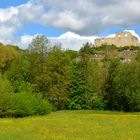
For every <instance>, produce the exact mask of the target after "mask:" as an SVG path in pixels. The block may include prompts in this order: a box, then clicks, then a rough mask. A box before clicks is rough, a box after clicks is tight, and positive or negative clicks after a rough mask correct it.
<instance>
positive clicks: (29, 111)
mask: <svg viewBox="0 0 140 140" xmlns="http://www.w3.org/2000/svg"><path fill="white" fill-rule="evenodd" d="M126 52H129V53H128V54H131V53H132V56H133V57H130V58H132V59H130V61H122V60H124V59H126V58H127V55H125V56H124V55H123V53H124V54H125V53H126ZM122 56H124V58H122ZM100 58H101V59H100ZM124 62H125V63H124ZM62 109H76V110H79V109H95V110H96V109H97V110H120V111H140V49H139V47H132V46H131V47H123V48H119V49H116V47H115V46H101V47H99V48H94V47H93V46H92V45H91V44H89V43H86V44H84V45H83V47H82V48H81V49H80V50H79V51H78V52H77V51H72V50H63V49H61V46H59V45H55V46H52V44H51V43H50V42H49V40H48V39H47V38H46V37H45V36H42V35H39V36H37V37H36V38H34V39H33V41H32V43H31V44H30V45H29V47H28V49H27V50H21V49H19V48H18V47H16V46H12V45H7V46H5V45H3V44H1V45H0V116H1V117H5V116H7V117H9V116H14V117H23V116H28V115H36V114H38V115H43V114H47V113H49V112H50V111H51V110H62Z"/></svg>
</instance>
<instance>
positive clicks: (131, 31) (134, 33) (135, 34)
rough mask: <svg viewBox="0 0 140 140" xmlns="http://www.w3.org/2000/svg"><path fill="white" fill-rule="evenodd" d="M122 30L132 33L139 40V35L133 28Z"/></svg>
mask: <svg viewBox="0 0 140 140" xmlns="http://www.w3.org/2000/svg"><path fill="white" fill-rule="evenodd" d="M124 32H130V33H132V35H134V36H136V37H137V38H138V39H139V41H140V36H139V35H138V34H137V33H136V32H135V30H124Z"/></svg>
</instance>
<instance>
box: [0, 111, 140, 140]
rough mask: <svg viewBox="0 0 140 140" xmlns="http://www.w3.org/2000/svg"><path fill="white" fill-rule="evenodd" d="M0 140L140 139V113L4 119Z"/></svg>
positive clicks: (69, 113)
mask: <svg viewBox="0 0 140 140" xmlns="http://www.w3.org/2000/svg"><path fill="white" fill-rule="evenodd" d="M0 140H140V113H123V112H111V111H90V110H88V111H87V110H80V111H57V112H52V113H51V114H49V115H46V116H33V117H25V118H17V119H16V118H1V119H0Z"/></svg>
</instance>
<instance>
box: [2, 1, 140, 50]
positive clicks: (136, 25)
mask: <svg viewBox="0 0 140 140" xmlns="http://www.w3.org/2000/svg"><path fill="white" fill-rule="evenodd" d="M139 7H140V0H123V1H122V0H0V42H2V43H4V44H15V45H18V46H19V47H21V48H23V49H25V48H27V47H28V44H29V43H31V41H32V39H33V38H34V37H35V36H37V35H38V34H43V35H46V36H47V37H48V39H49V40H50V41H51V42H52V43H57V44H61V45H62V47H63V48H65V49H73V50H78V49H80V47H81V46H82V44H84V43H86V42H90V43H94V39H95V38H98V37H106V36H113V35H114V33H115V32H118V31H130V32H132V33H133V34H134V35H136V36H137V37H139V36H140V8H139Z"/></svg>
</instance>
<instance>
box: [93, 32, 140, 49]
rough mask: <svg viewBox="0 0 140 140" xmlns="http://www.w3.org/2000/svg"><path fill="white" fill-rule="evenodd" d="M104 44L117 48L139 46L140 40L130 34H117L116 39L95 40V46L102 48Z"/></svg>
mask: <svg viewBox="0 0 140 140" xmlns="http://www.w3.org/2000/svg"><path fill="white" fill-rule="evenodd" d="M103 44H105V45H115V46H117V47H123V46H138V45H139V40H138V38H137V37H135V36H134V35H132V33H130V32H117V33H116V34H115V37H108V38H98V39H95V46H101V45H103Z"/></svg>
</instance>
